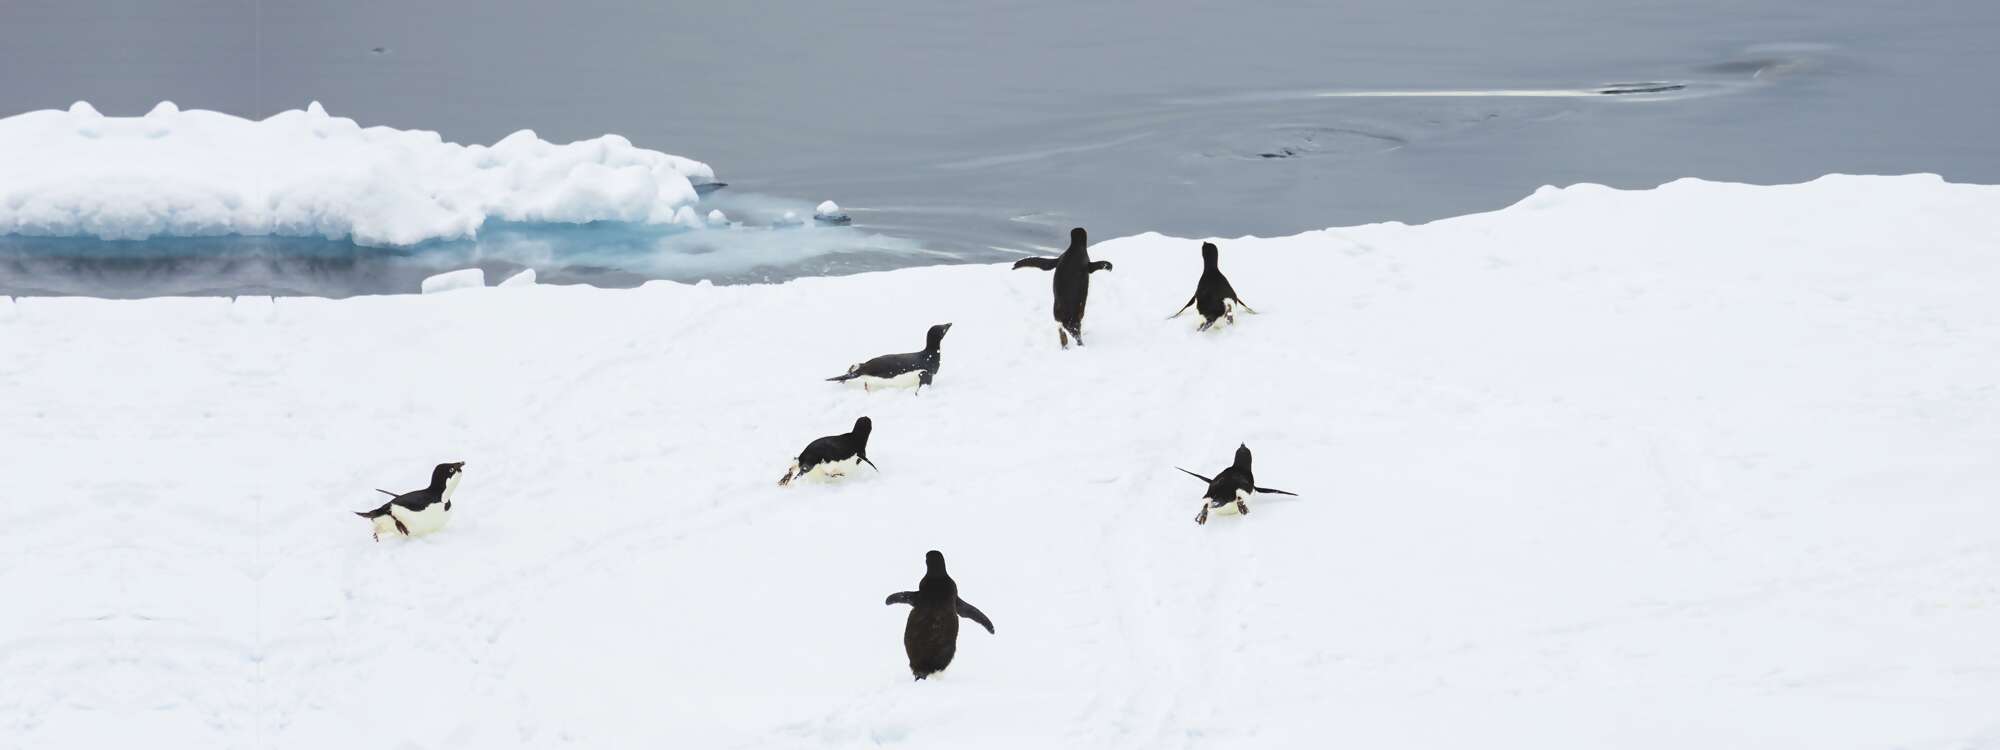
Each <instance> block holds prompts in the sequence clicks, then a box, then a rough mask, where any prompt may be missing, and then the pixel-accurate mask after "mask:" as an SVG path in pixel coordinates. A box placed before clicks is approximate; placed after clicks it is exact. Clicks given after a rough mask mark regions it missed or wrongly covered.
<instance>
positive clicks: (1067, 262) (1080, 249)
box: [1014, 227, 1111, 349]
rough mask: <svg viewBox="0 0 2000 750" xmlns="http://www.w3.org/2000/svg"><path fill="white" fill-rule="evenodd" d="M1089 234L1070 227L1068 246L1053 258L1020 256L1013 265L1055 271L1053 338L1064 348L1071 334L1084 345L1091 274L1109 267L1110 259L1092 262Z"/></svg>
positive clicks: (1106, 269)
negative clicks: (1085, 312)
mask: <svg viewBox="0 0 2000 750" xmlns="http://www.w3.org/2000/svg"><path fill="white" fill-rule="evenodd" d="M1089 246H1090V236H1089V234H1087V233H1086V232H1084V230H1083V227H1076V228H1074V229H1071V230H1069V248H1068V249H1065V250H1063V253H1062V255H1058V256H1056V257H1054V258H1022V259H1020V260H1017V261H1014V268H1016V269H1022V268H1039V269H1042V270H1044V271H1054V272H1055V277H1054V279H1053V286H1054V289H1055V304H1054V306H1053V307H1052V308H1051V311H1052V312H1053V313H1054V317H1055V320H1056V326H1057V328H1056V337H1057V339H1058V340H1059V341H1060V342H1061V343H1062V347H1063V348H1064V349H1068V348H1069V340H1070V338H1072V337H1074V338H1075V339H1076V344H1077V346H1082V345H1083V313H1084V309H1085V307H1086V306H1087V304H1088V303H1089V301H1090V274H1092V273H1095V272H1097V271H1109V270H1111V262H1110V261H1103V260H1100V261H1095V262H1093V261H1091V259H1090V249H1089Z"/></svg>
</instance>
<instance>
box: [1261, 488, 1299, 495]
mask: <svg viewBox="0 0 2000 750" xmlns="http://www.w3.org/2000/svg"><path fill="white" fill-rule="evenodd" d="M1250 489H1253V490H1256V491H1258V492H1262V493H1265V494H1267V495H1291V496H1292V497H1298V496H1299V493H1296V492H1286V491H1284V490H1274V489H1271V488H1269V487H1252V488H1250Z"/></svg>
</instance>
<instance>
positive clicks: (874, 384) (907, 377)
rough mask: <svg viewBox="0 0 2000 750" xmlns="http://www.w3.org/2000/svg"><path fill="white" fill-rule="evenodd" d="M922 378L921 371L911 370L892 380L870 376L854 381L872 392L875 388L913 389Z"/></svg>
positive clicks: (922, 372) (922, 373)
mask: <svg viewBox="0 0 2000 750" xmlns="http://www.w3.org/2000/svg"><path fill="white" fill-rule="evenodd" d="M923 377H924V371H923V370H911V371H909V372H906V373H903V374H901V375H897V376H895V377H892V378H878V377H875V376H872V375H863V376H861V377H859V378H855V379H856V380H859V381H861V384H862V385H863V386H865V387H867V388H868V389H869V390H871V391H872V390H875V389H877V388H915V387H917V384H918V383H919V381H922V380H923Z"/></svg>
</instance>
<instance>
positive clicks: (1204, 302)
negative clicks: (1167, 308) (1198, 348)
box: [1167, 242, 1257, 331]
mask: <svg viewBox="0 0 2000 750" xmlns="http://www.w3.org/2000/svg"><path fill="white" fill-rule="evenodd" d="M1221 258H1222V251H1221V250H1219V249H1217V248H1216V247H1215V243H1213V242H1204V243H1201V280H1200V281H1196V282H1195V283H1194V296H1193V297H1189V298H1188V301H1187V304H1186V305H1181V309H1180V310H1179V311H1176V312H1175V313H1174V314H1172V315H1169V316H1167V320H1173V319H1174V318H1178V317H1180V316H1181V313H1184V312H1187V309H1188V307H1189V306H1190V305H1192V306H1193V307H1194V310H1195V312H1198V313H1201V318H1202V323H1201V327H1200V328H1196V329H1195V330H1197V331H1206V330H1208V327H1209V326H1212V325H1215V319H1216V318H1225V319H1227V320H1228V321H1229V322H1230V323H1235V322H1236V316H1235V315H1234V314H1233V311H1232V310H1231V309H1230V303H1231V302H1234V303H1235V304H1238V305H1243V311H1244V312H1247V313H1250V314H1251V315H1255V314H1257V311H1256V310H1252V309H1250V306H1249V305H1245V304H1243V298H1241V297H1238V296H1236V288H1235V287H1232V286H1230V285H1229V277H1227V276H1224V275H1222V266H1221V265H1220V264H1221Z"/></svg>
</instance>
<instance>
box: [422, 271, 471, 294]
mask: <svg viewBox="0 0 2000 750" xmlns="http://www.w3.org/2000/svg"><path fill="white" fill-rule="evenodd" d="M483 286H486V272H485V271H481V270H479V269H477V268H462V269H459V270H456V271H447V272H445V273H441V274H438V275H436V276H432V277H430V278H428V279H424V294H437V293H438V292H449V291H451V290H453V289H473V288H477V287H483Z"/></svg>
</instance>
